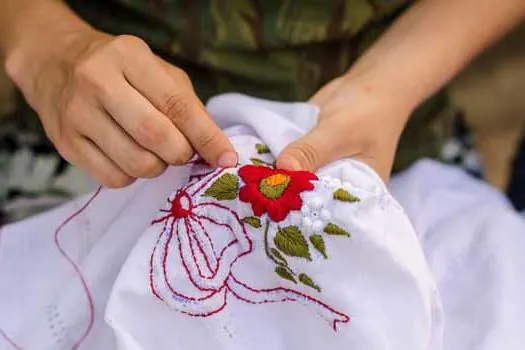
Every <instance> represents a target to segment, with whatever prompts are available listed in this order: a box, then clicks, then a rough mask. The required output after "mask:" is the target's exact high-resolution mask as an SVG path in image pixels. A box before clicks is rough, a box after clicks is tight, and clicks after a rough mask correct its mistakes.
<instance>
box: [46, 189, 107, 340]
mask: <svg viewBox="0 0 525 350" xmlns="http://www.w3.org/2000/svg"><path fill="white" fill-rule="evenodd" d="M101 191H102V186H99V188H98V189H97V190H96V191H95V193H94V194H93V195H92V196H91V198H89V200H88V201H87V202H86V203H85V204H84V205H83V206H82V207H81V208H80V209H79V210H77V211H76V212H74V213H73V214H72V215H70V216H69V217H68V218H67V219H66V220H64V222H63V223H62V224H61V225H60V226H58V228H57V229H56V231H55V245H56V247H57V248H58V251H59V252H60V254H61V255H62V257H63V258H64V259H66V261H67V262H68V263H69V264H70V265H71V267H73V269H74V270H75V272H76V273H77V275H78V277H79V278H80V282H81V283H82V288H83V289H84V292H85V293H86V298H87V300H88V326H87V328H86V330H85V331H84V333H83V334H82V336H81V337H80V338H79V339H78V340H77V341H76V342H75V343H73V346H72V347H71V348H72V349H78V347H79V346H80V345H81V344H82V343H83V342H84V341H85V340H86V338H87V336H88V335H89V333H90V332H91V329H92V328H93V323H94V322H95V318H94V314H95V307H94V304H93V297H92V296H91V292H90V291H89V287H88V286H87V283H86V280H85V279H84V275H83V274H82V272H81V271H80V268H79V267H78V266H77V265H76V264H75V262H74V261H73V259H71V257H70V256H69V255H67V253H66V252H65V250H64V249H63V248H62V246H61V245H60V242H59V239H58V236H59V234H60V231H61V230H62V229H63V228H64V227H65V226H66V225H67V224H68V223H70V222H71V221H72V220H73V219H74V218H76V217H77V216H78V215H80V214H81V213H82V212H83V211H84V210H86V209H87V207H88V206H89V205H90V204H91V203H92V202H93V201H94V200H95V198H96V197H97V196H98V195H99V193H100V192H101Z"/></svg>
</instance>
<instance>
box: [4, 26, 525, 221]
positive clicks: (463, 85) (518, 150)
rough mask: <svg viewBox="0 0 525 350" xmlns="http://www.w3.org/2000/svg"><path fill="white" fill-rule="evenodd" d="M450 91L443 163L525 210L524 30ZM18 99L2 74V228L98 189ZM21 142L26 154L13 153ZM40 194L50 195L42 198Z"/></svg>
mask: <svg viewBox="0 0 525 350" xmlns="http://www.w3.org/2000/svg"><path fill="white" fill-rule="evenodd" d="M449 90H450V93H451V96H452V99H453V101H454V103H455V105H456V106H457V107H458V108H459V111H460V116H459V117H458V118H457V120H455V122H454V123H455V125H454V132H453V135H451V138H450V140H449V141H448V142H447V144H446V145H445V146H444V148H443V151H442V152H443V158H445V159H447V160H448V161H450V162H452V163H455V164H457V165H458V166H461V167H463V168H465V169H466V170H467V171H469V172H471V173H472V174H473V175H474V176H478V177H481V178H484V179H486V180H487V181H488V182H490V183H491V184H492V185H493V186H495V187H497V188H499V189H500V190H502V191H504V192H507V194H508V195H509V198H510V199H511V201H512V202H513V204H514V205H515V207H516V208H517V209H519V210H524V209H525V142H524V134H525V26H521V27H519V28H517V29H516V30H515V31H514V32H512V33H511V34H509V35H508V36H507V37H505V38H504V39H503V40H501V41H500V42H499V43H497V44H496V45H495V46H494V47H492V48H491V49H489V50H488V51H486V52H485V53H484V54H483V55H481V56H480V57H478V59H476V60H475V61H474V62H472V64H471V65H470V66H468V67H467V68H466V69H465V70H464V71H463V72H462V73H461V74H459V75H458V76H457V78H456V79H455V80H454V81H453V82H451V84H450V86H449ZM16 96H17V95H16V92H15V90H14V88H13V86H12V84H11V83H10V82H9V79H8V78H7V77H6V76H5V74H4V72H2V71H0V139H1V140H2V141H1V142H0V167H4V168H5V167H9V169H7V171H6V172H4V173H6V174H8V176H6V177H4V176H3V178H1V179H0V203H2V204H1V205H0V207H1V209H0V213H1V215H2V218H3V220H4V222H5V221H15V220H18V219H21V218H24V217H27V216H29V215H31V214H33V213H37V212H40V211H42V210H45V209H47V208H50V207H53V206H55V205H57V204H59V203H61V202H63V201H65V200H68V199H69V198H70V197H71V196H72V195H73V196H74V195H79V194H82V193H85V192H87V191H89V190H91V189H93V188H94V187H95V186H96V184H94V183H93V182H92V181H91V180H90V179H89V178H87V177H86V176H85V175H84V174H83V173H82V172H81V171H79V170H78V169H75V168H73V167H69V166H67V165H66V164H57V163H56V162H57V159H56V157H49V156H48V155H49V153H50V152H53V148H52V145H51V144H50V143H49V142H46V141H45V140H44V141H42V140H41V139H35V138H33V136H32V133H31V132H28V130H35V129H38V128H39V125H38V121H37V120H36V118H35V120H34V125H25V124H24V125H22V124H21V123H22V122H18V121H16V120H15V121H13V120H9V119H10V118H13V116H12V114H11V113H12V111H13V110H14V106H15V100H16ZM24 123H27V122H24ZM20 143H21V144H23V145H24V147H22V148H21V149H20V147H15V146H14V145H15V144H20ZM13 152H14V153H15V154H13ZM59 162H60V161H59ZM57 169H58V170H57ZM4 170H6V169H4ZM57 171H58V172H59V174H58V176H56V175H57V174H56V172H57ZM50 181H53V184H52V186H49V185H50V184H49V182H50ZM43 188H52V190H51V191H48V193H44V194H42V193H41V191H40V190H41V189H43ZM6 218H8V219H6Z"/></svg>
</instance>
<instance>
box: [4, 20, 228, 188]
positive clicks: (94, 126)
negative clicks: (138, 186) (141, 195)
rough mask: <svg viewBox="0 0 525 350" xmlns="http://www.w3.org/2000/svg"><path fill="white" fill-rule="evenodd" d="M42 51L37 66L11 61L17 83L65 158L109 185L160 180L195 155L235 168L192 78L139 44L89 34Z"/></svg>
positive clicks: (58, 40) (131, 39)
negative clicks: (142, 179)
mask: <svg viewBox="0 0 525 350" xmlns="http://www.w3.org/2000/svg"><path fill="white" fill-rule="evenodd" d="M35 45H38V44H37V43H35ZM40 45H41V46H42V44H40ZM44 45H45V46H47V47H49V48H45V47H43V48H41V49H40V50H39V51H38V54H33V57H37V58H38V59H36V60H34V61H36V62H31V63H28V60H27V59H26V60H25V62H26V63H27V65H25V64H21V63H18V69H17V67H16V66H17V65H16V64H13V63H12V62H11V67H10V68H11V73H12V74H11V75H12V77H13V80H14V81H15V82H16V83H17V85H19V87H20V88H21V90H22V91H23V93H24V95H25V97H26V99H27V100H28V102H29V103H30V105H31V106H32V107H33V108H34V109H35V110H36V112H37V113H38V115H39V117H40V119H41V121H42V124H43V126H44V129H45V130H46V133H47V135H48V136H49V138H50V139H51V140H52V141H53V143H54V144H55V146H56V147H57V149H58V151H59V152H60V153H61V155H62V156H63V157H64V158H65V159H67V160H68V161H70V162H71V163H74V164H77V165H79V166H80V167H82V168H84V169H85V170H87V171H88V172H89V173H90V174H91V175H92V176H93V177H95V178H96V179H97V180H99V181H100V182H101V183H103V184H104V185H106V186H109V187H121V186H125V185H128V184H130V183H131V182H133V181H134V180H135V179H136V178H139V177H146V178H150V177H155V176H157V175H159V174H161V173H162V172H163V171H164V169H165V168H166V166H167V165H168V164H182V163H184V162H186V161H187V160H189V159H190V157H191V156H192V154H193V149H195V150H196V151H197V152H198V153H199V154H200V155H201V156H202V157H203V158H204V159H205V160H206V161H207V162H208V163H210V164H211V165H214V166H215V165H218V166H222V167H229V166H234V165H235V164H236V163H237V155H236V153H235V150H234V148H233V146H232V145H231V144H230V142H229V141H228V139H227V138H226V136H225V135H224V134H223V133H222V131H221V130H220V129H219V128H218V126H216V125H215V123H214V122H213V121H212V120H211V119H210V116H209V115H208V113H207V111H206V109H205V107H204V106H203V105H202V103H201V102H200V100H199V99H198V97H197V96H196V95H195V92H194V91H193V88H192V84H191V82H190V79H189V78H188V76H187V75H186V74H185V73H184V72H183V71H182V70H180V69H178V68H177V67H174V66H171V65H170V64H168V63H166V62H164V61H163V60H161V59H160V58H159V57H157V56H155V55H154V54H153V53H152V51H151V50H150V49H149V48H148V46H147V45H146V44H145V43H144V42H143V41H142V40H140V39H139V38H137V37H133V36H119V37H114V36H110V35H107V34H104V33H100V32H97V31H95V30H93V29H91V28H90V29H82V30H79V31H78V32H77V33H74V34H70V33H69V34H68V35H67V36H64V38H54V40H53V42H52V43H51V42H50V41H48V42H45V44H44ZM33 50H36V49H33ZM13 60H14V58H13ZM8 63H9V62H8ZM6 65H7V66H8V67H9V65H8V64H6ZM13 66H14V68H13ZM27 66H29V67H27ZM24 72H30V73H24Z"/></svg>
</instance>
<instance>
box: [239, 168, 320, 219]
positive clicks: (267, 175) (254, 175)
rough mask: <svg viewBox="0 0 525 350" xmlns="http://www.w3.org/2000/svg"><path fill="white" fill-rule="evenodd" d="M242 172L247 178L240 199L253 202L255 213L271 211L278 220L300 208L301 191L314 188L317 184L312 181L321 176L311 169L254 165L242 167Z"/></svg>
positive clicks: (270, 213) (269, 214)
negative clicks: (287, 168)
mask: <svg viewBox="0 0 525 350" xmlns="http://www.w3.org/2000/svg"><path fill="white" fill-rule="evenodd" d="M239 176H240V177H241V178H242V179H243V181H244V182H245V185H244V186H243V187H242V188H241V190H240V192H239V199H240V200H241V201H243V202H246V203H250V204H251V206H252V210H253V213H254V214H255V215H257V216H261V215H262V214H264V213H268V216H269V217H270V219H272V220H273V221H275V222H279V221H282V220H284V219H285V218H286V216H287V215H288V213H289V212H290V211H292V210H300V209H301V205H302V200H301V197H300V196H299V194H300V193H301V192H304V191H311V190H313V189H314V185H313V184H312V183H311V182H310V181H313V180H317V179H318V178H317V176H316V175H315V174H313V173H311V172H308V171H286V170H280V169H272V168H268V167H264V166H254V165H245V166H243V167H242V168H240V169H239Z"/></svg>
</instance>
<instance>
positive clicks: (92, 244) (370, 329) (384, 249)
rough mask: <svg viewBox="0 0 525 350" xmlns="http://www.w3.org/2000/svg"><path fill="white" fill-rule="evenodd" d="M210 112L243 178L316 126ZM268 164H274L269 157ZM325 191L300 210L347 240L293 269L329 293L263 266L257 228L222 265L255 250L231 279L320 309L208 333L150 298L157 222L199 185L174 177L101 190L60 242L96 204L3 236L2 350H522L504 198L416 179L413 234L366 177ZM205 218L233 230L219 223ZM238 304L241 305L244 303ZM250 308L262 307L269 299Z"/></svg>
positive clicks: (298, 109) (274, 110)
mask: <svg viewBox="0 0 525 350" xmlns="http://www.w3.org/2000/svg"><path fill="white" fill-rule="evenodd" d="M208 107H209V109H210V112H211V113H212V115H213V116H214V118H215V120H216V121H217V122H218V123H219V125H221V127H223V128H225V129H226V130H227V133H228V134H229V136H230V138H231V140H232V142H233V143H234V145H235V146H236V148H237V150H238V151H239V153H240V156H241V159H242V160H243V161H244V162H247V161H248V159H249V158H251V157H253V156H254V154H256V152H254V147H255V144H256V143H260V142H264V143H266V144H267V145H268V146H269V148H270V150H271V151H272V153H273V154H277V153H278V152H279V151H280V150H282V148H283V147H284V146H285V145H286V144H288V143H289V142H291V141H293V140H294V139H296V138H298V137H300V136H301V135H302V134H304V133H305V132H306V131H308V130H309V129H310V128H311V127H312V126H313V125H314V124H315V122H316V117H317V113H318V110H317V108H315V107H313V106H310V105H307V104H303V103H296V104H281V103H275V102H268V101H262V100H257V99H252V98H248V97H245V96H241V95H224V96H220V97H217V98H215V99H213V100H212V101H210V103H209V104H208ZM257 157H259V158H261V159H263V160H265V161H268V162H270V161H271V158H270V157H269V156H268V155H257ZM265 157H266V158H265ZM197 170H198V169H197ZM229 172H230V173H232V174H233V175H236V174H237V173H236V170H229ZM319 175H320V176H323V180H320V181H314V182H315V189H314V191H312V192H311V193H307V194H304V195H302V198H303V201H304V203H307V202H308V200H309V199H308V198H307V197H308V195H310V194H312V195H315V196H317V197H319V198H321V200H322V201H324V203H325V204H326V208H328V209H329V211H330V216H331V218H330V220H332V219H333V220H336V221H337V223H338V224H340V225H341V226H343V227H344V228H345V229H347V230H348V231H349V232H350V233H351V237H339V236H333V237H332V236H330V237H325V243H326V251H327V255H328V256H329V258H328V259H324V258H323V257H322V256H321V254H314V253H315V252H314V250H312V251H311V259H312V261H310V262H308V261H306V260H305V259H302V258H298V257H287V259H288V261H289V264H290V266H291V267H292V268H293V269H295V270H297V271H298V272H305V273H307V274H308V275H309V276H310V277H312V278H313V279H314V281H315V283H316V284H318V285H319V286H320V287H321V288H322V290H321V292H317V291H315V290H313V289H312V288H310V287H308V286H305V285H301V284H300V283H297V284H293V283H292V282H289V281H286V280H283V279H281V278H279V277H278V276H277V275H276V273H275V272H274V268H275V265H274V264H272V262H270V261H269V259H268V258H267V257H266V256H265V255H264V254H263V253H262V252H263V251H264V240H263V238H262V237H263V235H262V234H261V232H262V231H261V230H255V229H253V228H251V227H248V225H245V227H246V230H247V233H248V236H249V240H246V239H244V240H243V239H242V237H236V238H238V241H237V243H235V244H236V246H235V247H236V249H237V250H231V249H226V250H225V251H227V252H231V251H233V252H238V251H241V250H242V249H246V246H247V244H248V241H251V242H252V243H253V253H251V254H249V255H246V256H243V257H242V258H239V261H238V262H236V263H235V265H231V275H232V276H236V277H237V278H238V280H241V281H242V282H244V283H245V284H246V285H250V286H252V287H256V288H257V289H258V290H262V289H265V288H273V287H276V288H286V289H287V290H288V289H289V290H293V291H294V292H298V293H300V294H301V295H305V296H307V297H308V298H304V299H303V300H299V298H297V295H299V294H297V293H296V294H294V293H289V292H286V293H284V294H283V295H284V296H285V299H287V301H284V302H276V303H264V304H253V303H250V302H246V301H241V299H239V298H237V297H232V295H230V296H226V298H228V299H227V301H228V302H227V304H226V305H225V307H224V308H222V309H220V310H219V311H218V312H216V313H214V314H213V315H211V316H209V317H199V318H197V317H191V316H188V315H185V314H183V313H182V312H180V311H181V309H180V307H181V306H180V305H181V304H180V302H179V301H180V300H177V299H173V301H170V300H167V299H166V300H165V302H162V301H161V300H159V298H157V297H155V295H153V293H152V288H151V286H150V259H151V257H152V256H153V257H154V260H153V263H152V265H155V264H156V262H157V261H161V260H159V259H161V258H162V256H160V257H159V256H157V255H155V254H154V251H153V249H154V246H155V245H156V243H157V242H156V241H157V239H158V237H159V234H160V233H161V232H162V228H163V226H162V223H157V224H154V225H150V223H151V221H152V220H153V219H155V218H159V216H161V215H162V213H163V212H161V211H160V210H162V209H169V204H168V206H166V199H167V198H168V197H170V196H172V193H173V192H174V191H175V190H177V189H179V188H180V187H181V186H183V185H185V184H186V183H187V182H188V179H189V177H190V167H189V166H185V167H177V168H170V169H169V170H168V171H167V172H166V173H165V174H163V175H162V176H161V177H160V178H158V179H155V180H150V181H138V182H137V183H136V184H134V185H132V186H131V187H129V188H126V189H123V190H107V189H102V190H101V191H100V193H98V194H97V195H96V196H95V197H93V198H94V199H93V200H92V201H91V202H89V205H87V206H86V207H85V208H84V210H83V211H82V212H81V213H80V214H79V215H77V216H75V217H73V218H72V219H71V220H69V221H68V222H67V223H66V224H65V225H63V226H62V227H61V228H60V227H59V226H60V225H61V224H62V223H63V222H64V220H65V219H66V218H67V217H69V216H70V215H71V214H73V213H74V212H75V211H77V210H79V209H82V207H84V206H85V204H86V201H87V200H88V199H89V197H88V198H82V199H79V200H78V201H75V202H73V203H71V204H69V205H67V206H64V207H62V208H59V209H57V210H54V211H52V212H50V213H46V214H44V215H41V216H38V217H35V218H32V219H29V220H26V221H23V222H20V223H17V224H14V225H11V226H7V227H5V228H3V229H2V231H1V233H0V349H13V348H15V349H16V348H23V349H71V348H75V347H78V348H82V349H116V348H120V349H145V350H149V349H208V348H214V349H228V350H229V349H317V348H320V347H322V348H325V347H326V348H332V349H347V348H356V349H447V350H449V349H451V350H455V349H458V350H465V349H502V348H504V349H523V348H525V332H524V330H525V329H523V325H524V324H525V322H523V321H524V320H523V316H521V315H523V314H524V311H525V305H524V302H523V300H522V299H523V298H520V297H522V296H523V295H525V283H524V280H525V277H524V276H525V275H524V274H523V273H521V272H522V271H523V267H525V266H524V264H525V254H523V253H524V252H525V228H524V226H525V223H524V222H523V221H522V220H520V219H518V215H517V214H515V213H514V212H513V211H512V210H511V208H510V207H509V206H508V205H507V204H506V202H504V200H502V198H501V196H499V195H498V194H497V193H496V192H495V191H493V190H490V189H487V186H486V185H483V184H481V183H477V182H475V181H474V180H472V179H470V178H468V177H467V176H466V175H462V174H459V173H457V172H456V171H455V170H451V169H450V168H447V167H443V166H439V165H435V164H433V163H424V164H422V165H419V166H416V167H414V168H413V169H412V170H410V171H408V172H407V173H405V174H403V175H401V176H400V177H398V178H397V179H395V180H394V181H393V183H392V189H393V192H394V194H395V195H396V196H397V198H399V200H400V201H401V203H402V204H403V206H404V207H405V209H406V212H407V214H408V217H410V220H411V221H412V222H413V224H414V225H415V227H416V230H417V232H418V233H417V234H416V233H415V231H414V230H413V228H412V226H411V225H410V223H409V221H408V219H407V216H405V214H404V213H403V211H402V209H401V208H400V207H399V205H398V204H397V202H396V201H395V200H394V199H393V198H392V197H391V196H390V194H389V193H388V192H387V191H386V189H385V188H384V186H383V185H382V183H381V181H380V180H379V178H378V177H377V175H376V174H374V173H373V172H372V171H371V170H370V169H369V168H368V167H366V166H364V165H362V164H360V163H358V162H354V161H348V160H347V161H340V162H336V163H333V164H331V165H329V166H328V167H326V168H324V169H322V171H320V172H319ZM327 179H328V180H329V181H328V180H327ZM447 179H448V180H447ZM330 181H332V182H330ZM333 181H335V183H336V187H338V186H339V184H341V186H343V187H344V188H346V189H350V190H351V191H353V192H354V193H355V194H357V195H358V196H359V197H360V198H361V199H362V200H361V202H358V203H339V204H338V205H337V206H336V205H335V204H336V203H335V202H334V200H333V196H332V192H330V191H328V190H327V187H326V186H325V185H326V184H327V183H328V184H333ZM337 181H339V182H337ZM341 181H342V182H341ZM205 190H206V187H205V188H203V189H202V190H201V191H200V192H198V195H201V194H202V193H203V191H205ZM171 198H173V196H172V197H171ZM199 198H200V197H199ZM198 200H200V199H195V201H198ZM196 203H197V202H196ZM199 203H201V202H199ZM221 203H222V202H221ZM228 203H230V202H228ZM228 206H230V207H229V208H231V209H234V210H235V211H236V212H238V214H239V215H240V216H247V215H249V214H250V213H251V211H250V206H249V205H248V204H247V203H240V202H235V201H233V202H231V203H230V204H228ZM214 212H215V213H214ZM203 215H217V217H219V218H222V219H224V220H226V219H225V218H228V217H229V219H228V220H230V221H231V220H232V219H231V217H232V216H231V215H230V214H228V213H226V212H225V211H222V214H221V210H216V211H214V210H210V211H209V213H206V214H203ZM301 216H302V214H301V213H293V214H290V215H289V217H287V218H286V220H285V221H284V222H283V225H298V226H300V225H302V221H301V220H302V218H301ZM262 218H264V216H263V217H262ZM233 221H235V220H233ZM57 228H60V229H59V230H57ZM180 230H182V231H183V230H184V228H181V229H180ZM239 230H241V231H242V229H240V228H239V229H237V230H235V231H236V232H237V234H238V231H239ZM230 234H231V233H230ZM271 234H272V235H275V229H274V230H273V231H272V233H271ZM221 237H222V236H221ZM215 239H216V238H214V240H215ZM217 239H219V243H220V244H223V245H225V244H226V242H225V241H220V240H221V239H223V240H224V238H217ZM270 242H271V240H270ZM215 243H217V242H215ZM176 248H177V247H176V246H175V245H174V247H173V248H172V250H173V249H176ZM227 254H229V253H227ZM227 254H226V255H227ZM232 254H233V253H232ZM174 256H175V257H176V256H177V255H174ZM155 259H156V260H155ZM169 259H171V260H168V262H169V267H168V272H169V273H170V274H168V277H167V278H168V279H169V280H170V281H171V282H173V283H174V285H176V287H175V289H177V288H186V289H187V290H190V289H191V288H190V287H191V286H190V287H188V286H186V287H184V285H183V284H182V283H183V282H187V278H186V277H187V276H186V275H185V274H184V271H183V269H182V268H181V261H182V260H180V259H179V260H177V259H176V258H172V257H169ZM225 259H227V257H226V258H225ZM183 260H184V259H183ZM201 262H202V261H201ZM221 266H222V265H221ZM428 266H429V267H428ZM76 268H78V271H77V270H76ZM221 271H222V270H221ZM117 275H118V277H117ZM219 275H220V276H219V277H221V276H222V278H223V279H222V280H220V279H219V278H216V279H213V281H216V282H213V281H212V282H211V283H212V284H213V283H219V282H220V283H222V282H223V280H226V278H227V277H226V276H227V275H226V274H224V273H223V272H221V274H219ZM184 278H186V279H184ZM159 281H160V282H159ZM83 282H85V284H86V288H87V290H89V293H86V288H84V286H83ZM435 282H437V290H436V283H435ZM154 283H156V284H155V287H158V288H157V290H161V291H163V292H167V293H168V294H169V293H170V291H169V289H167V288H166V287H167V286H168V285H164V289H162V288H163V287H162V280H155V279H154ZM198 283H200V282H198ZM208 287H209V288H212V287H213V286H208ZM237 287H239V285H238V284H237ZM235 288H236V285H233V286H232V287H231V289H233V291H234V292H235V291H237V292H238V293H239V295H241V293H246V292H247V291H246V288H244V290H242V288H240V287H239V289H235ZM168 294H163V295H168ZM230 294H232V292H230ZM242 295H245V296H246V298H248V299H250V300H251V301H252V302H253V301H254V299H253V298H256V297H258V296H260V295H261V294H258V295H250V296H248V295H247V294H242ZM274 296H275V295H274V294H271V293H270V294H265V297H267V298H272V297H274ZM439 296H441V298H442V300H443V308H442V307H441V304H440V300H439ZM248 299H247V300H248ZM289 299H294V300H289ZM217 300H218V299H217ZM312 300H317V301H320V302H322V303H323V305H329V306H330V307H331V309H327V308H326V307H324V306H323V307H320V305H321V304H320V303H316V302H312ZM219 301H220V300H219ZM91 304H92V305H93V307H90V305H91ZM202 305H204V306H203V307H207V308H208V310H212V311H216V310H217V308H216V305H211V306H210V305H208V304H206V305H205V304H197V305H193V306H192V305H190V306H188V307H189V308H190V309H188V310H197V308H199V307H201V306H202ZM177 308H179V309H177ZM199 310H201V309H199ZM327 310H328V311H329V310H334V311H337V315H338V317H340V320H341V322H338V323H337V327H335V328H336V330H334V329H333V328H332V327H331V325H332V323H333V322H326V321H327V320H329V321H333V316H334V313H332V312H328V311H327ZM342 315H345V316H349V318H350V320H349V322H343V320H344V317H343V316H342ZM104 317H105V318H106V320H107V323H106V322H105V321H104ZM108 324H109V326H108ZM444 325H445V327H444ZM443 327H444V328H443Z"/></svg>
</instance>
